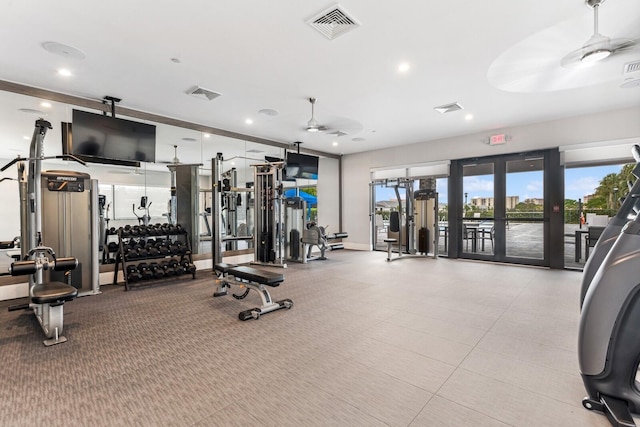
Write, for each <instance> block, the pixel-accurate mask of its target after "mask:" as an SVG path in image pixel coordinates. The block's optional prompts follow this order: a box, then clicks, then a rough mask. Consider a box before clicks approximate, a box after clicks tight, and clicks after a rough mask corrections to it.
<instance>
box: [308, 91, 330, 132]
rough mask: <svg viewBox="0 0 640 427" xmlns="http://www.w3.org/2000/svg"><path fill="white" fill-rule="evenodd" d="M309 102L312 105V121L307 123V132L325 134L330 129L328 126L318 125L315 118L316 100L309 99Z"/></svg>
mask: <svg viewBox="0 0 640 427" xmlns="http://www.w3.org/2000/svg"><path fill="white" fill-rule="evenodd" d="M309 102H310V103H311V119H309V121H308V122H307V132H324V131H326V130H327V129H328V128H327V127H326V126H322V125H320V124H319V123H318V121H317V120H316V117H315V108H314V107H315V105H316V99H315V98H309Z"/></svg>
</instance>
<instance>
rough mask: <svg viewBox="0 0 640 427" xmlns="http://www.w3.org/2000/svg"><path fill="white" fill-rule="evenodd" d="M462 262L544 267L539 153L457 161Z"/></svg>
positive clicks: (542, 173)
mask: <svg viewBox="0 0 640 427" xmlns="http://www.w3.org/2000/svg"><path fill="white" fill-rule="evenodd" d="M460 174H461V175H462V177H461V178H462V179H461V181H462V186H461V188H460V192H459V193H458V197H459V198H460V199H461V200H460V199H459V200H460V201H459V203H460V205H461V209H459V212H460V215H459V217H458V224H457V236H458V249H459V254H460V256H461V257H462V258H470V259H482V260H492V261H500V262H511V263H518V264H529V265H548V255H547V251H548V250H547V249H546V246H545V242H546V241H547V240H548V238H547V237H548V226H547V222H548V220H547V218H546V217H545V215H546V212H547V211H548V210H547V209H546V199H545V191H544V189H545V153H527V154H517V155H506V156H496V157H489V158H482V159H469V160H464V161H461V170H460Z"/></svg>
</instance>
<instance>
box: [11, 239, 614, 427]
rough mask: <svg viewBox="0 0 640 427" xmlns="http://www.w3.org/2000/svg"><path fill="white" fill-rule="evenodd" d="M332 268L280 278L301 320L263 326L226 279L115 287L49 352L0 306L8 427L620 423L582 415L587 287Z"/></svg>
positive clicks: (511, 271)
mask: <svg viewBox="0 0 640 427" xmlns="http://www.w3.org/2000/svg"><path fill="white" fill-rule="evenodd" d="M329 255H330V259H329V260H327V261H323V262H320V261H317V262H313V263H309V264H307V265H299V264H290V266H289V268H288V269H287V270H284V271H283V270H276V271H281V272H283V273H284V274H285V276H286V280H285V282H284V283H283V284H282V285H281V286H280V287H278V288H274V289H272V294H273V296H274V299H281V298H290V299H292V300H293V301H294V307H293V308H292V309H291V310H281V311H278V312H274V313H270V314H268V315H265V316H263V318H261V319H260V320H258V321H247V322H240V321H239V320H237V313H239V312H240V311H242V310H244V309H246V308H250V307H253V306H254V305H255V304H256V303H257V301H258V299H257V296H256V295H251V294H250V297H248V298H247V299H246V300H242V301H237V300H234V299H233V298H230V297H227V298H215V299H214V298H211V294H212V292H213V284H212V282H211V280H210V279H203V280H196V281H190V280H189V281H187V282H185V283H184V284H179V285H166V286H155V287H150V288H146V289H139V290H134V291H131V292H123V291H122V288H121V287H105V288H104V291H105V292H104V294H103V295H101V296H95V297H87V298H81V299H78V300H75V301H73V302H71V303H69V304H68V308H66V307H67V306H65V320H67V324H66V326H65V328H66V329H65V334H66V335H67V337H68V338H69V342H68V343H65V344H62V345H60V346H55V347H52V348H45V347H44V346H42V344H41V339H42V337H41V336H40V335H38V334H39V333H40V331H38V330H37V329H35V328H36V327H35V323H34V322H33V321H31V320H28V319H27V317H26V316H27V314H26V313H25V314H17V313H15V312H11V313H7V312H6V311H5V307H6V306H7V305H8V304H9V303H8V302H3V303H0V325H3V328H4V329H2V328H0V354H1V355H2V360H3V365H2V366H3V368H2V370H0V381H1V382H2V383H3V384H5V387H4V388H3V389H0V424H2V425H11V426H12V425H50V426H54V425H65V426H69V425H110V426H112V425H150V426H155V425H178V426H230V425H231V426H233V425H237V426H245V425H257V424H260V425H264V426H384V425H387V426H405V427H406V426H411V427H415V426H438V427H446V426H461V425H463V426H503V427H504V426H608V425H609V424H608V422H607V420H606V418H605V417H604V416H603V415H601V414H599V413H593V412H589V411H587V410H585V409H583V408H582V405H581V399H582V397H583V396H584V391H583V388H582V381H581V379H580V375H579V373H578V365H577V355H576V340H577V338H576V337H577V328H578V318H579V308H578V294H579V286H580V273H577V272H574V271H554V270H546V269H539V268H528V267H522V266H508V265H498V264H491V263H480V262H469V261H458V260H448V259H439V260H433V259H404V260H401V261H395V262H391V263H388V262H385V260H384V259H385V254H384V253H370V252H352V251H340V252H332V253H330V254H329ZM203 277H208V276H206V274H204V273H203ZM29 319H30V318H29ZM61 378H64V379H61ZM61 382H64V386H62V385H61V384H60V383H61ZM34 384H38V387H36V388H34V387H33V385H34ZM6 385H10V387H7V386H6Z"/></svg>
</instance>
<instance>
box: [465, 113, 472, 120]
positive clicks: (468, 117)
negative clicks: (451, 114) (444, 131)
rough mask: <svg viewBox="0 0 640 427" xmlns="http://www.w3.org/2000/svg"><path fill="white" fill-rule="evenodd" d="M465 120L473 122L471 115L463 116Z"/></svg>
mask: <svg viewBox="0 0 640 427" xmlns="http://www.w3.org/2000/svg"><path fill="white" fill-rule="evenodd" d="M464 119H465V120H473V114H467V115H466V116H464Z"/></svg>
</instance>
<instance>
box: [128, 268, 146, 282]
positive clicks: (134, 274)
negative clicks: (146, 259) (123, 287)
mask: <svg viewBox="0 0 640 427" xmlns="http://www.w3.org/2000/svg"><path fill="white" fill-rule="evenodd" d="M138 280H142V275H141V274H140V273H139V272H138V269H137V268H136V266H135V265H128V266H127V281H128V282H137V281H138Z"/></svg>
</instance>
